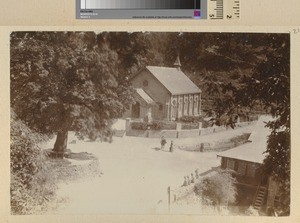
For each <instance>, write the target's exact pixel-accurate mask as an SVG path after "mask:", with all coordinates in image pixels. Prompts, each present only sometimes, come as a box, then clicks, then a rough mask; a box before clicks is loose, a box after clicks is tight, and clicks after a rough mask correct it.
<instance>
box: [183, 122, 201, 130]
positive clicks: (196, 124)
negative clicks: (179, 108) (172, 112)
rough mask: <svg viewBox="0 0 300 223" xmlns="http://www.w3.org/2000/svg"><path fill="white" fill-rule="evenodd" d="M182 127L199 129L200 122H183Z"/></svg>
mask: <svg viewBox="0 0 300 223" xmlns="http://www.w3.org/2000/svg"><path fill="white" fill-rule="evenodd" d="M181 128H182V129H198V128H199V123H182V126H181Z"/></svg>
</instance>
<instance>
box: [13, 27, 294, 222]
mask: <svg viewBox="0 0 300 223" xmlns="http://www.w3.org/2000/svg"><path fill="white" fill-rule="evenodd" d="M290 35H291V34H290V33H253V32H223V33H221V32H96V31H95V32H92V31H82V32H79V31H28V32H27V31H15V32H11V35H10V141H11V144H10V205H11V207H10V209H11V210H10V211H11V215H57V214H60V215H67V214H140V215H147V214H154V215H178V214H181V215H209V216H273V217H279V216H290V202H291V194H290V190H291V186H290V181H291V162H290V160H291V150H290V146H291V135H290V134H291V133H290V100H291V99H290V54H291V52H290V51H291V50H290Z"/></svg>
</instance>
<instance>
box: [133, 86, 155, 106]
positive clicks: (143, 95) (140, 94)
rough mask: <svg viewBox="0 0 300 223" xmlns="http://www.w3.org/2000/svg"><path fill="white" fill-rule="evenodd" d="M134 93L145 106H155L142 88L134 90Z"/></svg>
mask: <svg viewBox="0 0 300 223" xmlns="http://www.w3.org/2000/svg"><path fill="white" fill-rule="evenodd" d="M135 91H136V93H137V94H138V95H139V96H140V98H142V99H143V100H144V102H146V103H147V104H155V102H154V101H153V99H152V98H151V97H150V96H149V95H148V94H147V93H146V92H145V91H144V90H143V89H142V88H136V89H135Z"/></svg>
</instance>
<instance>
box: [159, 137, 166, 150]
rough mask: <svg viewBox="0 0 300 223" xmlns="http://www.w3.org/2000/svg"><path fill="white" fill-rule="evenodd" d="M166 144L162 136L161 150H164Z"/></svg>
mask: <svg viewBox="0 0 300 223" xmlns="http://www.w3.org/2000/svg"><path fill="white" fill-rule="evenodd" d="M166 143H167V140H166V139H165V137H164V136H162V137H161V140H160V145H161V150H163V149H164V148H165V145H166Z"/></svg>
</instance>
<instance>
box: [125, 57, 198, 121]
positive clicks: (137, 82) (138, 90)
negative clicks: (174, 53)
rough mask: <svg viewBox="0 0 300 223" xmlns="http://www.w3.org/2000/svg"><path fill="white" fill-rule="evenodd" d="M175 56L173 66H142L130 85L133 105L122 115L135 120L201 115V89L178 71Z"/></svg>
mask: <svg viewBox="0 0 300 223" xmlns="http://www.w3.org/2000/svg"><path fill="white" fill-rule="evenodd" d="M180 67H181V64H180V60H179V57H177V59H176V61H175V63H174V67H158V66H146V67H145V68H144V69H142V70H140V71H139V72H137V73H136V74H135V75H134V76H133V77H132V78H131V83H132V86H133V87H134V88H135V95H134V98H135V103H134V104H132V105H131V107H130V110H129V111H127V114H126V116H127V117H131V118H137V119H144V120H147V121H151V120H168V121H171V120H176V119H177V118H180V117H182V116H199V115H201V90H200V89H199V88H198V87H197V86H196V85H195V84H194V83H193V82H192V81H191V80H190V79H189V78H188V77H187V76H186V75H185V74H184V73H183V72H182V71H181V69H180Z"/></svg>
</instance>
